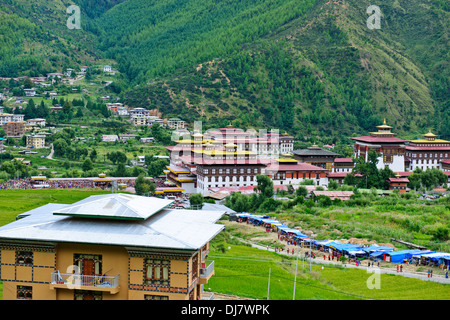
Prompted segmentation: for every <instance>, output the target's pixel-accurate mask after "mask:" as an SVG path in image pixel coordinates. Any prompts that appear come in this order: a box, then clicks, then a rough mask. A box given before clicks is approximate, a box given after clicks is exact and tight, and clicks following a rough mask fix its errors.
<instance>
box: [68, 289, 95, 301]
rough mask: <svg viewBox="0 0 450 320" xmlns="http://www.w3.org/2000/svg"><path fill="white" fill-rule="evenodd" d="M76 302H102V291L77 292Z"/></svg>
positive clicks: (75, 295)
mask: <svg viewBox="0 0 450 320" xmlns="http://www.w3.org/2000/svg"><path fill="white" fill-rule="evenodd" d="M73 298H74V300H102V293H101V292H100V291H87V290H75V292H74V297H73Z"/></svg>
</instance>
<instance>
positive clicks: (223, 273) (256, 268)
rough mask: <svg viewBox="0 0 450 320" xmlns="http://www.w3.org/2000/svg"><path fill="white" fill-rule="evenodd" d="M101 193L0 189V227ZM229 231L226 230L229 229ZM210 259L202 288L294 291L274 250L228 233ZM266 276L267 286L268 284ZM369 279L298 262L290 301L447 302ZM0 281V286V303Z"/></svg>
mask: <svg viewBox="0 0 450 320" xmlns="http://www.w3.org/2000/svg"><path fill="white" fill-rule="evenodd" d="M107 193H109V191H100V190H79V189H78V190H77V189H74V190H70V189H65V190H49V189H47V190H0V203H1V206H0V225H5V224H7V223H10V222H12V221H14V220H15V218H16V216H17V215H18V214H20V213H23V212H26V211H28V210H31V209H34V208H36V207H39V206H42V205H45V204H47V203H68V204H70V203H74V202H76V201H79V200H81V199H84V198H86V197H88V196H90V195H96V194H107ZM230 231H231V230H230ZM209 259H210V260H214V261H215V275H214V276H213V277H212V278H211V279H210V280H209V282H208V284H207V285H205V290H207V291H213V292H220V293H225V294H233V295H237V296H240V297H245V298H253V299H262V300H265V299H267V294H268V291H269V299H270V300H291V299H292V297H293V290H294V275H295V267H296V260H295V258H294V257H286V256H282V255H279V254H276V253H274V252H268V251H265V250H258V249H255V248H251V247H248V246H244V245H242V244H241V243H239V242H236V240H233V239H232V238H231V236H230V233H229V231H224V232H222V233H221V234H219V235H218V236H217V237H216V239H214V240H213V241H212V242H211V250H210V255H209ZM269 272H270V286H269ZM370 276H371V274H368V273H367V272H366V271H365V270H358V269H346V268H343V267H340V266H330V265H324V266H323V269H322V266H321V265H314V264H312V272H309V264H308V263H306V264H305V268H304V270H303V263H302V261H301V260H299V263H298V274H297V282H296V291H295V299H304V300H360V299H361V300H366V299H380V300H392V299H395V300H399V299H405V300H408V299H411V300H439V299H443V300H448V299H450V290H449V286H448V285H442V284H438V283H434V282H428V281H421V280H418V279H411V278H405V277H402V276H393V275H384V274H382V275H381V282H380V285H381V286H380V289H368V288H367V285H366V282H367V279H368V278H369V277H370ZM1 298H2V283H0V299H1Z"/></svg>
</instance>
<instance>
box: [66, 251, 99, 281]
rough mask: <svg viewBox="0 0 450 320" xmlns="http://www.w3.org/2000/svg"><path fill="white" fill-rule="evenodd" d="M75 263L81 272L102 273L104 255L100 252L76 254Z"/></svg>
mask: <svg viewBox="0 0 450 320" xmlns="http://www.w3.org/2000/svg"><path fill="white" fill-rule="evenodd" d="M73 264H74V265H76V266H77V267H78V271H79V272H80V274H83V275H92V276H93V275H101V274H102V256H101V255H99V254H74V255H73Z"/></svg>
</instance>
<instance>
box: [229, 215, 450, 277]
mask: <svg viewBox="0 0 450 320" xmlns="http://www.w3.org/2000/svg"><path fill="white" fill-rule="evenodd" d="M230 220H232V221H238V222H247V223H249V224H253V225H255V226H262V227H265V228H266V229H267V228H271V230H273V231H275V232H277V233H278V234H280V235H286V236H288V237H289V239H291V241H293V242H294V243H295V244H300V243H302V244H303V246H304V247H305V246H306V247H310V246H311V248H312V249H317V250H321V251H325V252H329V253H330V254H331V253H334V254H335V255H337V254H340V255H344V256H348V257H349V258H354V259H357V258H368V259H372V260H377V261H388V262H392V263H403V262H405V261H408V262H409V263H420V264H432V265H436V266H439V265H444V266H447V269H448V268H450V263H449V262H450V253H445V252H436V251H431V250H419V249H411V250H398V251H397V250H395V249H394V248H392V247H388V246H379V245H377V244H372V245H370V246H366V245H359V244H351V243H341V242H339V241H337V240H314V239H311V238H310V237H309V236H307V235H305V234H303V233H302V232H301V231H300V230H297V229H293V228H289V226H287V225H285V224H283V223H281V222H279V221H277V220H276V219H273V218H270V217H269V216H267V215H254V214H250V213H245V212H244V213H237V214H234V215H230Z"/></svg>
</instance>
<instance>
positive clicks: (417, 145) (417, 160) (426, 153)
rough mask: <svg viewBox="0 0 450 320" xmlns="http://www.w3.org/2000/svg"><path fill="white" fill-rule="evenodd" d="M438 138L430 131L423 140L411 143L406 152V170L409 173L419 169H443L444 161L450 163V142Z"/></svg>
mask: <svg viewBox="0 0 450 320" xmlns="http://www.w3.org/2000/svg"><path fill="white" fill-rule="evenodd" d="M436 137H437V135H435V134H433V133H432V132H431V131H430V132H428V133H427V134H424V135H423V139H418V140H411V141H409V143H408V145H407V146H406V151H405V169H406V170H407V171H414V170H415V169H417V168H420V169H422V170H427V169H433V168H436V169H441V168H442V161H445V160H449V161H450V141H447V140H442V139H437V138H436ZM444 164H445V162H444ZM449 167H450V165H449Z"/></svg>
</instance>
